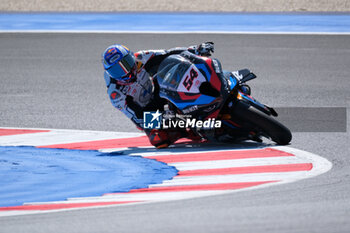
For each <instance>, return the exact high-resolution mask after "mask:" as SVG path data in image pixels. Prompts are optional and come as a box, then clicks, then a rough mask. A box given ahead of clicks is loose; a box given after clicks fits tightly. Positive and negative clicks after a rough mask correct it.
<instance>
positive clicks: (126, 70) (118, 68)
mask: <svg viewBox="0 0 350 233" xmlns="http://www.w3.org/2000/svg"><path fill="white" fill-rule="evenodd" d="M134 67H135V58H134V56H133V55H132V54H130V53H129V54H128V55H126V56H125V57H123V59H121V60H120V61H119V62H117V63H115V64H114V65H112V66H111V67H110V68H109V69H107V70H106V71H107V73H108V74H109V75H110V76H111V77H112V78H114V79H117V80H122V79H123V78H124V77H125V76H128V75H129V74H130V73H131V72H132V71H133V70H134Z"/></svg>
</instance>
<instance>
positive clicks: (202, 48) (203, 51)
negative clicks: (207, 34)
mask: <svg viewBox="0 0 350 233" xmlns="http://www.w3.org/2000/svg"><path fill="white" fill-rule="evenodd" d="M211 52H212V53H213V52H214V42H204V43H202V44H200V45H198V46H197V49H196V54H198V55H201V56H206V57H209V56H210V55H211Z"/></svg>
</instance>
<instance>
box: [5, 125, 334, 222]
mask: <svg viewBox="0 0 350 233" xmlns="http://www.w3.org/2000/svg"><path fill="white" fill-rule="evenodd" d="M0 146H36V147H38V148H65V149H76V150H99V151H101V152H114V151H118V152H120V153H121V154H123V155H128V156H140V155H141V156H143V157H144V158H148V159H155V160H157V161H161V162H164V163H166V164H168V165H169V166H174V167H175V168H176V169H177V170H178V171H179V172H178V174H177V175H176V176H175V177H173V178H172V179H171V180H165V181H163V182H162V183H160V184H154V185H149V187H148V188H142V189H134V190H131V191H129V192H126V193H106V194H104V195H103V196H97V197H79V198H74V197H71V198H68V199H67V200H65V201H52V202H37V203H24V205H21V206H9V207H0V216H8V215H18V214H31V213H42V212H47V211H58V210H68V209H77V208H86V207H102V206H111V205H121V204H139V203H146V202H159V201H170V200H179V199H186V198H195V197H201V196H210V195H218V194H224V193H228V192H235V191H242V190H250V189H255V188H263V187H268V186H271V185H277V184H284V183H289V182H294V181H297V180H301V179H305V178H310V177H313V176H317V175H320V174H322V173H325V172H327V171H328V170H330V169H331V167H332V164H331V163H330V162H329V161H328V160H326V159H324V158H322V157H320V156H318V155H315V154H311V153H309V152H305V151H301V150H298V149H294V148H291V147H286V146H271V145H261V146H260V147H257V146H256V145H255V146H254V147H253V146H247V145H246V147H245V148H239V147H237V146H236V147H235V146H233V145H220V148H218V145H211V144H209V143H208V144H191V143H188V142H187V141H180V142H179V143H177V144H175V145H174V146H173V147H172V148H168V149H164V150H157V149H155V148H153V147H151V146H150V144H149V142H148V139H147V137H146V136H143V134H138V133H119V132H102V131H79V130H58V129H50V130H47V129H13V128H0ZM191 149H192V150H193V149H195V151H194V150H193V151H192V152H189V151H191Z"/></svg>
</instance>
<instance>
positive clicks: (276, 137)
mask: <svg viewBox="0 0 350 233" xmlns="http://www.w3.org/2000/svg"><path fill="white" fill-rule="evenodd" d="M232 116H233V117H235V118H238V119H239V120H240V121H242V122H245V123H247V125H248V127H249V128H250V129H249V130H252V131H254V132H256V133H263V134H266V135H267V136H268V137H270V138H271V140H273V141H274V142H276V143H277V144H279V145H287V144H288V143H289V142H290V141H291V140H292V133H291V132H290V130H289V129H288V128H287V127H285V126H284V125H282V124H281V123H279V122H278V121H276V120H275V119H273V118H272V117H271V116H269V115H267V114H265V113H263V112H261V111H259V110H258V109H256V108H254V107H253V106H251V105H249V104H247V103H244V102H242V101H238V102H237V103H236V105H235V107H234V108H233V112H232Z"/></svg>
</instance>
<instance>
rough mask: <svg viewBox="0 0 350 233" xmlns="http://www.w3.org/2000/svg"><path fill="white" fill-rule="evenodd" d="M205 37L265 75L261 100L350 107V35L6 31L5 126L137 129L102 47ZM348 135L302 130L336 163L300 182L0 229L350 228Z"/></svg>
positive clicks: (228, 58) (7, 221)
mask: <svg viewBox="0 0 350 233" xmlns="http://www.w3.org/2000/svg"><path fill="white" fill-rule="evenodd" d="M202 41H214V42H215V44H216V51H215V57H217V58H219V59H220V60H221V61H222V64H223V67H224V68H225V69H227V70H236V69H239V68H245V67H248V68H251V69H252V70H253V71H254V72H255V73H256V74H257V75H258V79H256V80H254V81H252V82H251V83H250V85H251V87H252V90H253V96H254V97H255V98H257V99H258V100H260V101H262V102H263V103H267V104H269V105H271V106H274V107H332V106H336V107H347V108H348V109H349V107H350V95H349V89H350V81H349V73H350V66H349V61H350V37H349V36H341V35H314V36H313V35H223V34H221V35H215V34H208V35H207V34H197V35H192V34H174V35H172V34H158V35H157V34H11V33H9V34H6V33H3V34H0V64H1V65H0V77H1V78H0V80H1V82H0V85H1V91H0V119H1V120H0V122H1V126H6V127H39V128H62V129H88V130H108V131H129V132H136V131H137V130H136V129H135V127H134V126H133V125H132V123H130V122H129V121H128V120H127V119H126V118H125V117H124V116H122V115H121V114H120V113H119V112H117V111H116V110H114V109H113V107H112V106H111V104H110V103H109V100H108V98H107V95H106V90H105V87H104V81H103V78H102V72H103V70H102V66H101V64H100V55H101V53H102V51H103V50H104V49H105V47H107V46H108V45H110V44H112V43H116V42H118V43H123V44H126V45H127V46H128V47H129V48H130V49H132V50H134V51H136V50H139V49H148V48H154V49H156V48H170V47H174V46H183V45H186V46H187V45H191V44H198V43H200V42H202ZM347 113H348V115H349V110H348V111H347ZM314 124H317V122H315V123H314ZM347 128H349V121H348V122H347ZM349 139H350V137H349V132H346V133H344V132H339V133H334V132H333V133H316V132H303V133H294V134H293V141H292V144H291V146H292V147H295V148H298V149H302V150H306V151H309V152H312V153H315V154H318V155H320V156H322V157H324V158H326V159H328V160H329V161H331V162H332V163H333V168H332V170H331V171H329V172H327V173H325V174H323V175H320V176H317V177H314V178H311V179H306V180H302V181H298V182H296V183H290V184H285V185H279V186H273V187H269V188H265V189H258V190H251V191H245V192H237V193H233V194H227V195H220V196H213V197H205V198H197V199H189V200H181V201H173V202H163V203H153V204H144V205H135V206H116V207H106V208H99V209H95V208H94V209H85V210H72V211H65V212H57V213H49V214H36V215H26V216H12V217H2V218H0V226H1V227H0V232H45V233H46V232H305V233H309V232H327V233H328V232H349V230H350V222H349V219H350V218H349V217H350V198H349V191H350V180H349V176H350V167H349V166H350V160H349V156H350V153H349V152H350V151H349V146H348V143H349V141H350V140H349Z"/></svg>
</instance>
